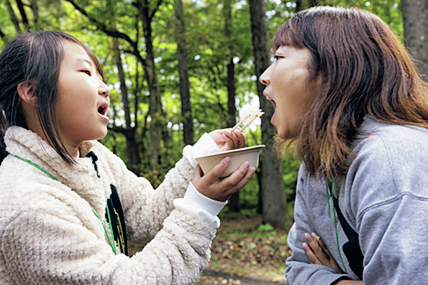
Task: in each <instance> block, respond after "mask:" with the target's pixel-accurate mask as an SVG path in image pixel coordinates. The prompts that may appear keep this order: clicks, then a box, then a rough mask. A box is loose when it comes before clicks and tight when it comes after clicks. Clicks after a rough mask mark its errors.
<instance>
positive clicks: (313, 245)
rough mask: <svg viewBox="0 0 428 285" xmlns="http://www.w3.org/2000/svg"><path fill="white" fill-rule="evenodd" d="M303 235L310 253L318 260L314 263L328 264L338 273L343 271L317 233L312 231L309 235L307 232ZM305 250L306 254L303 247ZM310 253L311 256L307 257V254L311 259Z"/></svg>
mask: <svg viewBox="0 0 428 285" xmlns="http://www.w3.org/2000/svg"><path fill="white" fill-rule="evenodd" d="M304 236H305V239H306V241H307V243H305V245H306V246H307V247H309V249H310V254H312V255H313V256H315V258H316V261H317V262H319V263H316V264H321V265H324V266H328V267H330V268H331V269H333V270H334V271H336V272H337V273H339V274H342V273H343V271H342V269H341V268H340V266H339V264H337V262H336V260H335V259H334V258H333V256H332V255H331V253H330V251H329V250H328V249H327V246H326V245H325V244H324V242H323V241H322V240H321V238H320V237H319V236H318V235H317V234H315V233H312V235H310V234H308V233H305V234H304ZM304 247H305V246H304ZM305 252H306V254H308V253H307V252H308V251H307V249H305ZM312 255H311V257H309V255H308V258H312V259H313V258H314V257H313V256H312Z"/></svg>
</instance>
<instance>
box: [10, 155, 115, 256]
mask: <svg viewBox="0 0 428 285" xmlns="http://www.w3.org/2000/svg"><path fill="white" fill-rule="evenodd" d="M14 156H15V157H16V158H19V159H20V160H22V161H25V162H27V163H29V164H31V165H32V166H34V167H35V168H37V169H39V170H41V171H42V172H43V173H45V174H46V175H47V176H49V177H50V178H52V179H53V180H55V181H58V179H56V178H55V177H53V176H52V175H50V174H49V172H47V171H46V170H44V169H43V168H41V167H40V166H38V165H37V164H35V163H32V162H31V161H29V160H26V159H23V158H22V157H19V156H17V155H14ZM106 209H107V216H108V224H109V226H110V234H111V238H112V239H111V240H110V237H109V235H108V233H107V229H106V227H105V226H104V223H103V221H102V220H101V218H100V217H99V216H98V214H97V213H96V212H95V210H94V209H92V212H94V214H95V216H96V217H97V218H98V220H100V222H101V224H102V225H103V228H104V232H105V234H106V236H107V239H108V242H109V244H110V246H111V249H112V250H113V252H114V254H115V255H117V253H116V246H114V244H113V242H114V238H113V228H112V226H111V218H110V212H109V209H108V204H107V203H106ZM112 241H113V242H112Z"/></svg>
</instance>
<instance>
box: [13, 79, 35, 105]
mask: <svg viewBox="0 0 428 285" xmlns="http://www.w3.org/2000/svg"><path fill="white" fill-rule="evenodd" d="M17 90H18V94H19V97H21V99H22V101H24V102H25V103H27V104H29V105H32V106H35V105H36V94H35V91H36V88H35V87H34V85H33V83H31V82H30V81H24V82H21V83H19V84H18V87H17Z"/></svg>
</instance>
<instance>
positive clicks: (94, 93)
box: [56, 40, 110, 148]
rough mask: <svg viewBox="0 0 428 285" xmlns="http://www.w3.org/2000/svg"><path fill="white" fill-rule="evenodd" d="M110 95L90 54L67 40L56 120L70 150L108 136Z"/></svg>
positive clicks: (60, 75)
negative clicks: (88, 141)
mask: <svg viewBox="0 0 428 285" xmlns="http://www.w3.org/2000/svg"><path fill="white" fill-rule="evenodd" d="M109 95H110V90H109V89H108V87H107V85H106V84H105V83H104V82H103V80H102V78H101V76H100V74H99V73H98V72H97V69H96V66H95V64H94V63H93V62H92V60H91V59H90V57H89V56H88V54H87V53H86V51H85V50H84V49H83V48H82V47H81V46H79V45H77V44H75V43H73V42H70V41H67V40H66V41H64V59H63V62H62V63H61V67H60V71H59V79H58V99H57V103H56V118H57V122H58V128H59V132H60V135H61V139H62V140H63V142H64V145H65V146H66V147H67V148H75V147H78V145H79V144H80V143H81V142H82V141H85V140H96V139H101V138H103V137H105V135H106V134H107V123H108V121H109V118H108V117H107V116H106V114H107V109H108V107H109V101H110V100H109Z"/></svg>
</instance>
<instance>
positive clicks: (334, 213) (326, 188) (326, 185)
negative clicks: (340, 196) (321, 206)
mask: <svg viewBox="0 0 428 285" xmlns="http://www.w3.org/2000/svg"><path fill="white" fill-rule="evenodd" d="M333 186H334V184H333V181H331V189H330V191H331V193H330V194H331V197H332V198H333ZM328 190H329V188H328V184H327V182H326V183H325V193H326V195H327V204H328V213H329V215H330V217H331V210H330V196H329V193H328V192H329V191H328ZM332 206H333V220H334V231H335V233H336V244H337V251H338V252H339V257H340V261H341V262H342V267H343V270H345V273H346V274H348V271H347V270H346V267H345V263H344V262H343V259H342V254H341V253H340V246H339V235H338V234H337V221H336V211H335V208H334V203H333V204H332Z"/></svg>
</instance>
